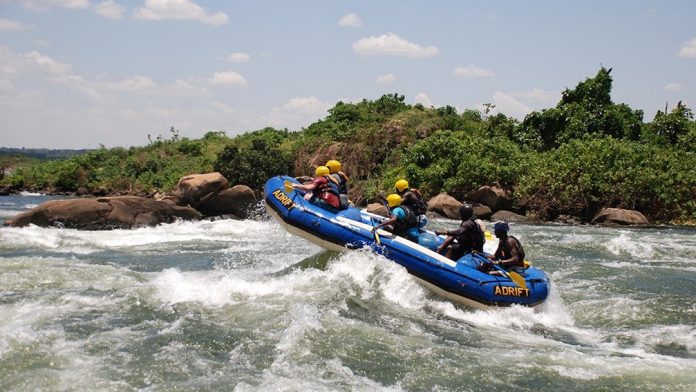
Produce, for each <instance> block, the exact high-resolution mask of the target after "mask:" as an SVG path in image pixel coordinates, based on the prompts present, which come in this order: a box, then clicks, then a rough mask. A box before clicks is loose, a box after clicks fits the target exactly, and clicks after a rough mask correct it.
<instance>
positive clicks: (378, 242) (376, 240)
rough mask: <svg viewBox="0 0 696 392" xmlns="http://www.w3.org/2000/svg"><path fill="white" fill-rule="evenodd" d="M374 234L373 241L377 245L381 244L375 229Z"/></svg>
mask: <svg viewBox="0 0 696 392" xmlns="http://www.w3.org/2000/svg"><path fill="white" fill-rule="evenodd" d="M374 235H375V243H376V244H377V245H378V246H382V241H381V240H380V239H379V234H377V230H375V231H374Z"/></svg>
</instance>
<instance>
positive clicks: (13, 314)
mask: <svg viewBox="0 0 696 392" xmlns="http://www.w3.org/2000/svg"><path fill="white" fill-rule="evenodd" d="M32 197H38V196H24V198H32ZM0 200H2V199H0ZM22 203H24V204H23V205H28V204H36V203H35V202H32V201H31V200H24V199H22ZM12 208H14V207H12ZM8 210H9V208H7V209H5V211H8ZM15 210H17V208H15ZM0 211H2V207H1V206H0ZM5 213H6V214H9V212H5ZM432 224H433V225H435V227H449V226H454V225H456V222H452V221H444V220H437V221H435V222H433V223H432ZM512 231H513V232H512V234H513V235H515V236H517V237H518V238H519V239H520V240H521V241H522V242H523V244H524V246H525V250H526V253H527V255H528V258H529V259H530V260H532V262H533V263H534V264H535V265H536V266H539V267H540V268H542V269H544V270H545V271H547V273H548V274H549V276H550V277H551V280H552V291H551V295H550V297H549V299H548V300H547V302H546V303H545V304H544V305H543V306H542V307H541V309H539V310H538V311H534V310H533V309H529V308H524V307H517V306H514V307H511V308H506V309H495V310H486V311H483V310H473V309H469V308H466V307H462V306H459V305H455V304H454V303H452V302H449V301H447V300H444V299H442V298H440V297H437V296H435V295H433V294H432V293H430V292H429V291H428V290H427V289H425V288H423V287H422V286H420V285H418V284H417V283H416V282H415V280H414V279H413V277H412V276H410V275H409V274H408V273H407V272H406V271H405V270H404V269H403V268H401V267H399V266H398V265H396V264H394V263H392V262H390V261H388V260H387V259H385V258H383V257H380V256H376V255H374V254H372V253H370V252H368V251H366V250H358V251H351V252H347V253H342V254H338V253H333V252H326V251H323V250H321V249H319V248H317V247H315V246H314V245H312V244H310V243H308V242H306V241H304V240H302V239H299V238H297V237H293V236H291V235H289V234H288V233H286V232H284V231H283V230H282V229H281V228H280V227H279V226H278V225H277V224H275V223H274V222H272V221H268V220H260V221H257V220H245V221H235V220H218V221H200V222H178V223H173V224H166V225H160V226H157V227H154V228H140V229H135V230H114V231H104V232H85V231H76V230H69V229H54V228H39V227H34V226H32V227H27V228H7V227H2V228H0V389H1V390H37V389H39V390H134V389H144V390H163V389H164V390H170V389H171V390H196V389H198V390H200V389H213V390H236V391H247V390H292V391H304V390H313V391H315V390H395V391H401V390H490V389H500V390H513V389H514V390H530V391H531V390H539V389H541V390H560V389H562V390H578V389H581V390H587V389H609V390H684V391H686V390H691V389H692V387H693V385H696V374H695V373H694V372H693V371H692V370H693V369H696V327H695V326H696V302H695V301H694V299H693V298H694V297H695V295H696V288H695V287H696V285H694V284H693V283H694V282H695V281H696V236H695V235H694V234H696V231H694V230H693V229H687V228H650V229H629V228H623V229H622V228H618V229H617V228H599V227H590V226H564V225H541V226H538V225H521V224H519V225H513V226H512Z"/></svg>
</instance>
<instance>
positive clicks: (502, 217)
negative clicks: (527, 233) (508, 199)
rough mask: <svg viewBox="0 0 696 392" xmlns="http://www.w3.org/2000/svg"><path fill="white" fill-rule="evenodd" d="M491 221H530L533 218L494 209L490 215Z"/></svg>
mask: <svg viewBox="0 0 696 392" xmlns="http://www.w3.org/2000/svg"><path fill="white" fill-rule="evenodd" d="M491 221H492V222H495V221H505V222H532V221H534V219H531V218H528V217H526V216H524V215H520V214H516V213H514V212H512V211H506V210H501V211H496V212H495V213H494V214H493V215H491Z"/></svg>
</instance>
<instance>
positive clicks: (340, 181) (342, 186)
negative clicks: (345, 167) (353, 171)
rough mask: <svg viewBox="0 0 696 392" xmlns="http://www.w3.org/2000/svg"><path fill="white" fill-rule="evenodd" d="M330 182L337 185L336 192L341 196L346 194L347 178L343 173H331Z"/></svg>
mask: <svg viewBox="0 0 696 392" xmlns="http://www.w3.org/2000/svg"><path fill="white" fill-rule="evenodd" d="M331 181H333V182H334V183H335V184H336V185H338V190H339V192H341V194H344V195H347V194H348V176H346V175H345V173H343V172H342V171H339V172H336V173H333V174H332V175H331Z"/></svg>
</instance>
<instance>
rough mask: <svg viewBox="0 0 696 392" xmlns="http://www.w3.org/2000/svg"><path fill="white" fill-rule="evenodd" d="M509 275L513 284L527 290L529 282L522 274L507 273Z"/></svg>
mask: <svg viewBox="0 0 696 392" xmlns="http://www.w3.org/2000/svg"><path fill="white" fill-rule="evenodd" d="M507 274H508V276H509V277H510V279H512V281H513V283H515V284H516V285H518V286H520V287H522V288H523V289H525V290H526V289H527V282H526V281H525V280H524V278H523V277H522V276H521V275H520V274H518V273H517V272H515V271H507Z"/></svg>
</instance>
